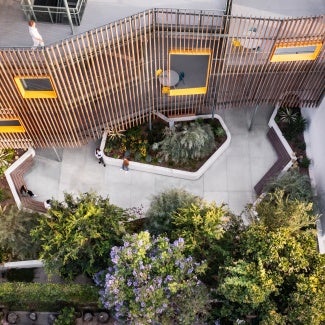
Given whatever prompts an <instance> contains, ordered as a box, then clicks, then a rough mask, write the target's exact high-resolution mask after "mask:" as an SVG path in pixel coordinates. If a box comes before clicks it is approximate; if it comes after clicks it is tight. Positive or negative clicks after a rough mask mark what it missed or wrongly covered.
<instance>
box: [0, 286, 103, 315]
mask: <svg viewBox="0 0 325 325" xmlns="http://www.w3.org/2000/svg"><path fill="white" fill-rule="evenodd" d="M0 301H1V303H2V304H4V305H5V306H6V307H7V308H9V309H11V310H26V311H28V310H36V309H37V310H38V311H57V310H59V309H61V308H63V307H65V306H74V307H76V308H78V307H82V306H94V307H97V301H98V290H97V288H96V287H94V286H91V285H80V284H55V283H24V282H5V283H1V285H0Z"/></svg>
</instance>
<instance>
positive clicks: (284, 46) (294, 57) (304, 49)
mask: <svg viewBox="0 0 325 325" xmlns="http://www.w3.org/2000/svg"><path fill="white" fill-rule="evenodd" d="M310 47H314V50H313V51H308V48H310ZM322 47H323V43H322V42H319V41H316V42H313V41H308V42H291V43H278V44H275V45H274V47H273V50H272V54H271V58H270V62H288V61H307V60H311V61H312V60H316V58H317V57H318V55H319V53H320V51H321V49H322ZM277 50H280V51H281V50H283V51H282V53H277ZM286 50H287V51H286ZM286 52H287V53H286Z"/></svg>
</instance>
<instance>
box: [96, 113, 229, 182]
mask: <svg viewBox="0 0 325 325" xmlns="http://www.w3.org/2000/svg"><path fill="white" fill-rule="evenodd" d="M208 118H211V114H207V115H197V116H186V117H175V118H167V117H166V120H168V121H169V123H170V124H172V123H174V122H181V121H194V120H196V119H208ZM214 118H215V119H218V120H219V122H220V124H221V126H222V127H223V129H224V130H225V132H226V136H227V139H226V141H225V142H224V143H223V144H222V145H221V146H220V147H219V148H218V150H216V151H215V153H214V154H212V155H211V156H210V158H209V159H207V161H206V162H205V163H204V164H203V165H202V166H201V167H200V168H199V169H198V170H197V171H195V172H189V171H184V170H180V169H173V168H168V167H161V166H156V165H149V164H145V163H140V162H134V161H131V162H130V169H131V170H137V171H143V172H149V173H153V174H158V175H164V176H170V177H177V178H183V179H189V180H196V179H198V178H200V177H201V176H202V175H203V174H204V173H205V172H206V171H207V170H208V169H209V168H210V167H211V166H212V164H213V163H214V162H215V161H216V160H217V159H218V158H219V157H220V156H221V155H222V154H223V153H224V152H225V151H226V149H227V148H228V147H229V145H230V141H231V135H230V132H229V129H228V128H227V126H226V124H225V123H224V121H223V119H222V118H221V116H219V115H217V114H215V115H214ZM106 140H107V132H105V133H104V134H103V138H102V142H101V145H100V149H101V150H102V151H103V152H104V148H105V144H106ZM104 161H105V163H106V164H108V165H112V166H118V167H121V166H122V159H116V158H111V157H108V156H106V155H105V154H104Z"/></svg>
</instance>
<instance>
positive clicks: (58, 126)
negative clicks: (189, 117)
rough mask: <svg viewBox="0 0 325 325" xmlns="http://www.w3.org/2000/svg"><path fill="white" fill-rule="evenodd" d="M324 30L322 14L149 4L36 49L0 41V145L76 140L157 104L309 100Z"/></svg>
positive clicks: (170, 109)
mask: <svg viewBox="0 0 325 325" xmlns="http://www.w3.org/2000/svg"><path fill="white" fill-rule="evenodd" d="M324 30H325V29H324V16H318V17H306V18H283V19H271V18H253V17H234V16H230V15H226V14H224V13H221V12H220V11H195V10H173V9H168V10H167V9H152V10H147V11H144V12H141V13H139V14H137V15H133V16H130V17H126V18H125V19H122V20H119V21H116V22H114V23H110V24H108V25H105V26H102V27H100V28H96V29H93V30H91V31H89V32H86V33H83V34H80V35H76V36H73V37H71V38H68V39H65V40H62V41H60V42H57V43H55V44H52V45H49V46H46V47H45V48H39V49H31V48H3V49H1V48H0V147H3V148H4V147H15V148H26V147H29V146H33V147H50V146H55V147H69V146H70V147H72V146H80V145H82V144H84V143H86V142H87V141H88V140H89V139H96V138H99V137H101V135H102V133H103V131H104V130H110V131H111V132H116V131H122V130H125V129H127V128H129V127H131V126H133V125H136V124H140V123H143V122H148V123H150V122H151V120H152V119H153V118H155V114H156V113H157V112H159V113H162V114H165V115H183V114H197V113H208V112H214V111H216V110H218V109H221V108H228V107H238V108H240V107H243V106H247V105H250V106H251V105H260V104H263V103H271V104H277V103H279V102H280V103H282V104H283V105H287V106H288V107H296V106H307V107H316V106H318V105H319V103H320V102H321V100H322V96H323V94H324V75H325V68H324V67H325V54H324V53H325V50H324ZM171 72H173V73H174V74H175V73H176V79H175V80H172V78H173V75H172V74H171Z"/></svg>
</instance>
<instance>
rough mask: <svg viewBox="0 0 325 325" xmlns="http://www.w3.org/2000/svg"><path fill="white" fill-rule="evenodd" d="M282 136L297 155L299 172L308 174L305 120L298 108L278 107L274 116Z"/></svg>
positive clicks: (308, 161)
mask: <svg viewBox="0 0 325 325" xmlns="http://www.w3.org/2000/svg"><path fill="white" fill-rule="evenodd" d="M275 121H276V123H277V125H278V126H279V129H280V130H281V132H282V134H283V136H284V137H285V139H286V140H287V142H288V143H289V145H290V147H291V148H292V151H293V152H294V153H295V155H296V157H297V167H298V168H299V172H300V173H301V174H306V175H309V172H308V167H309V164H310V159H309V158H308V157H307V155H306V143H305V139H304V131H305V129H306V127H307V121H306V120H305V119H304V118H303V116H302V115H301V111H300V108H281V107H280V108H279V109H278V111H277V114H276V116H275Z"/></svg>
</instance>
